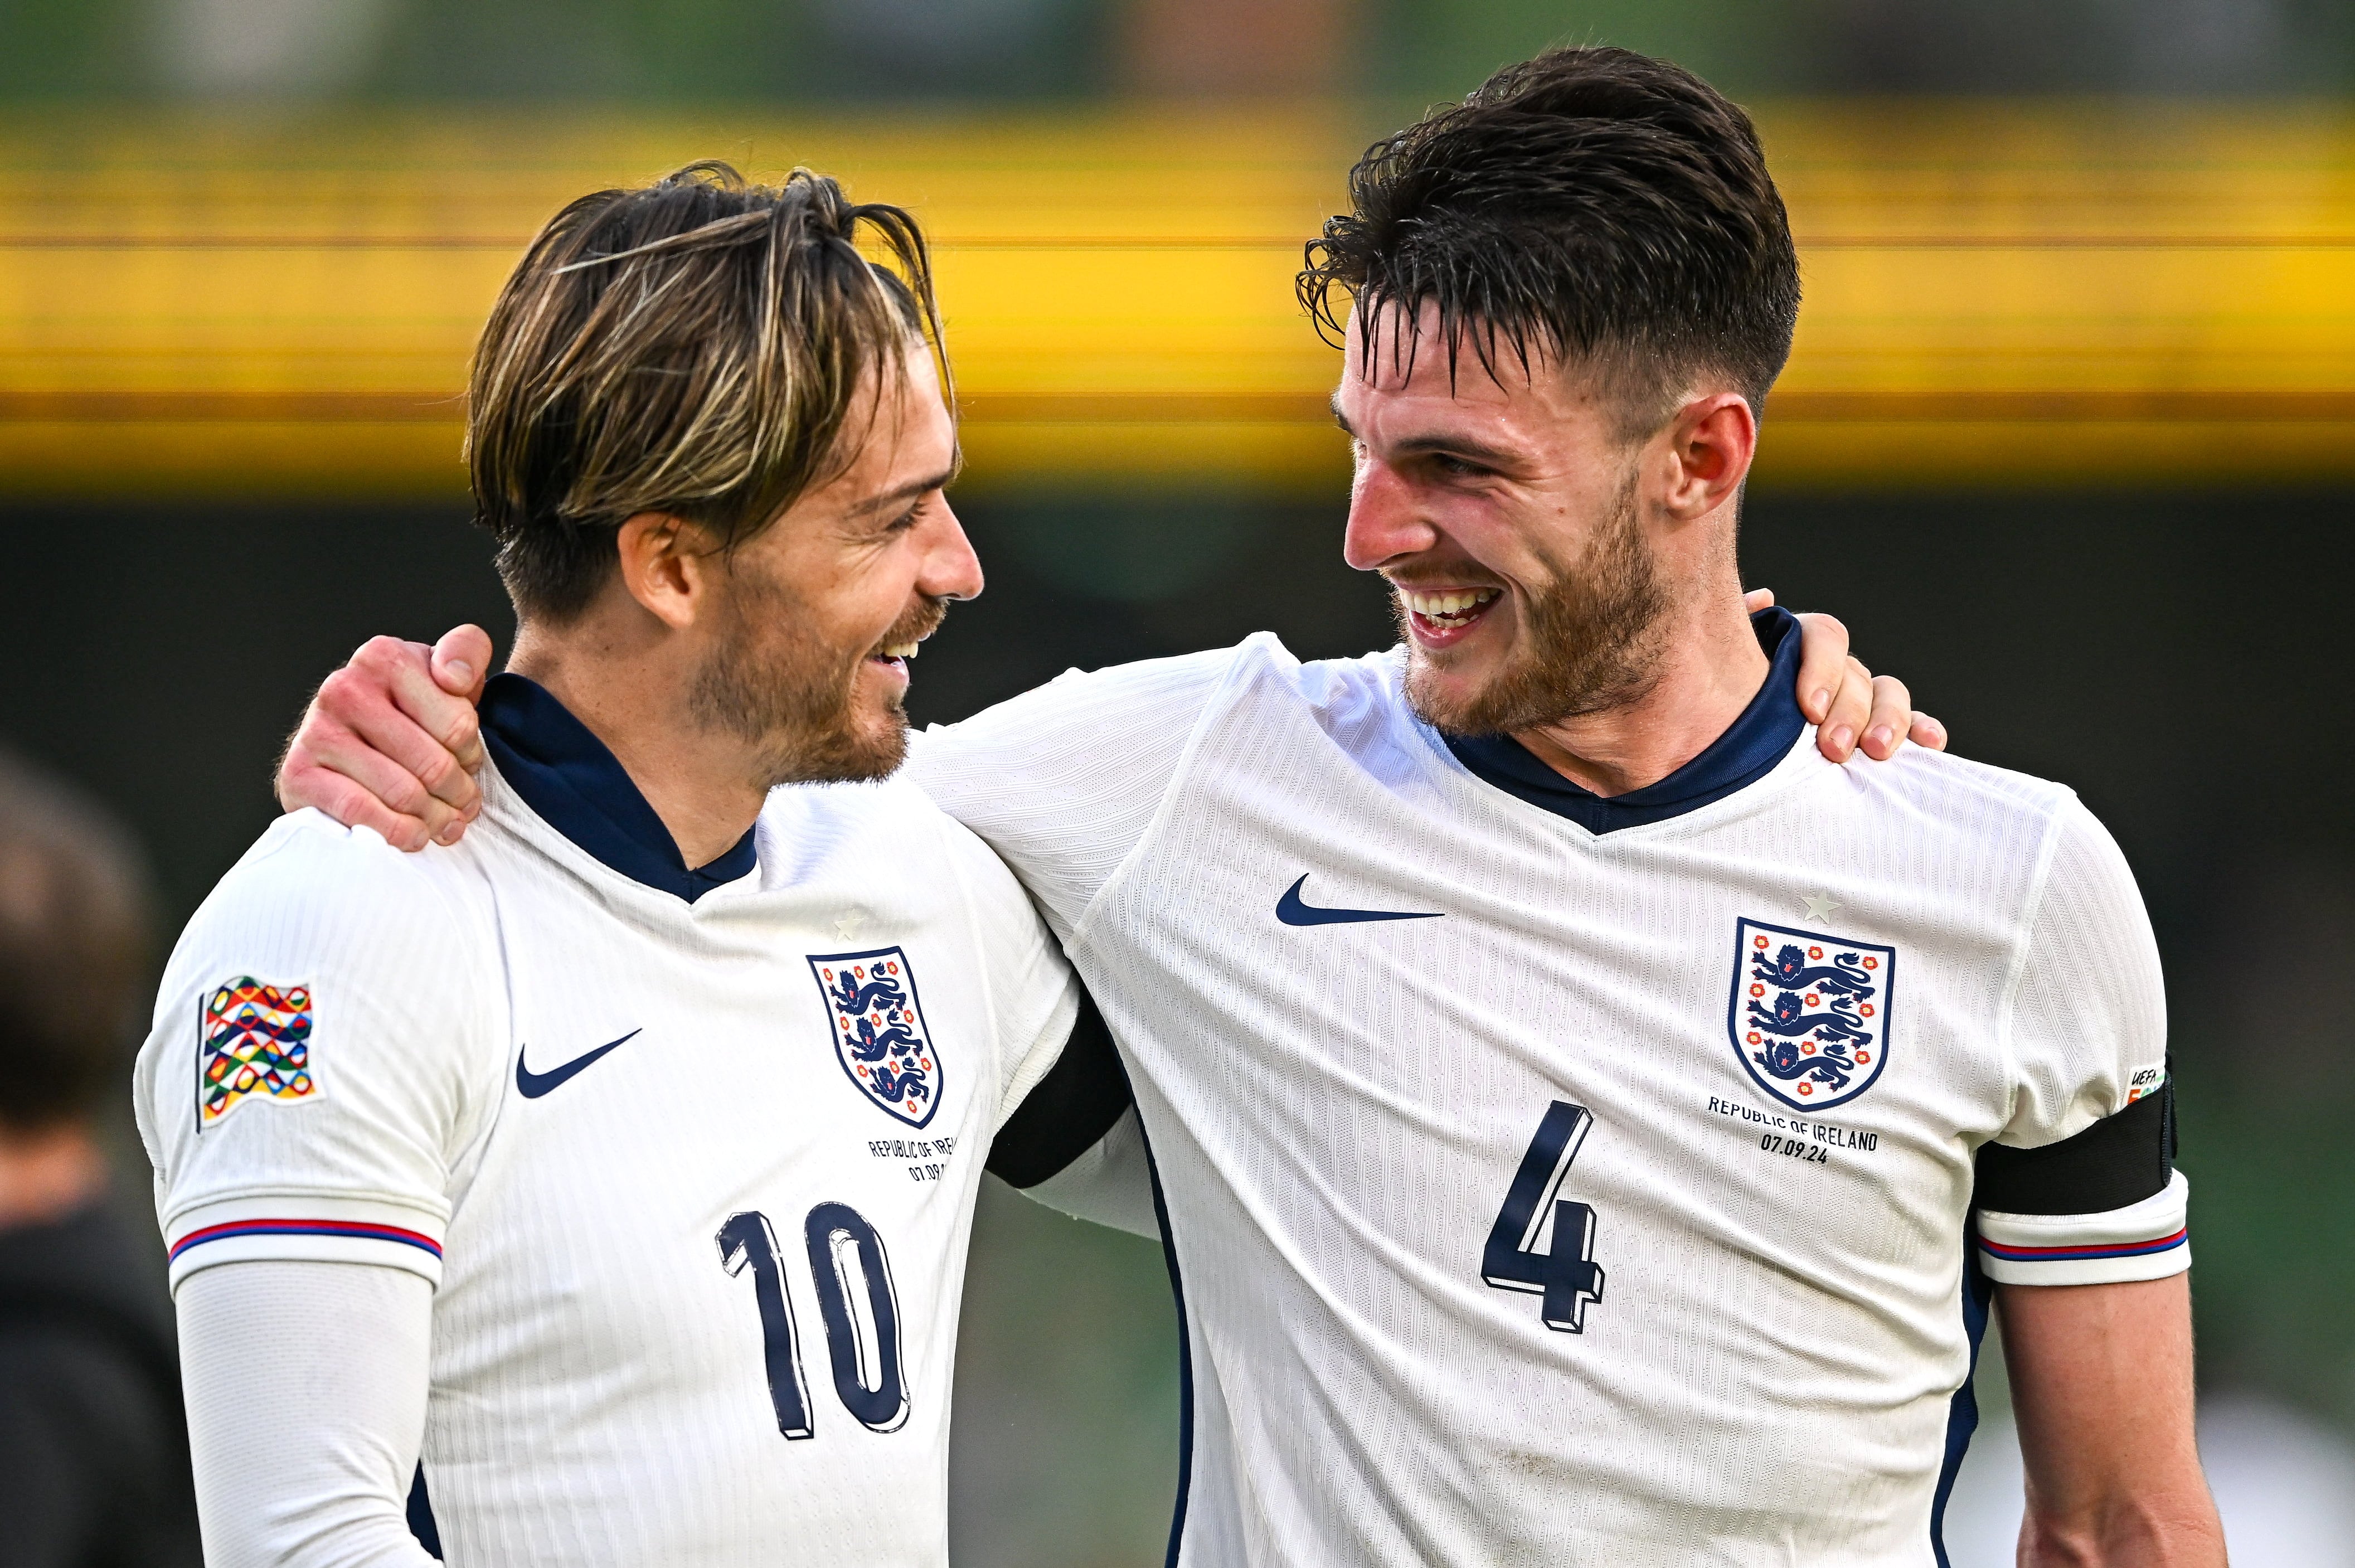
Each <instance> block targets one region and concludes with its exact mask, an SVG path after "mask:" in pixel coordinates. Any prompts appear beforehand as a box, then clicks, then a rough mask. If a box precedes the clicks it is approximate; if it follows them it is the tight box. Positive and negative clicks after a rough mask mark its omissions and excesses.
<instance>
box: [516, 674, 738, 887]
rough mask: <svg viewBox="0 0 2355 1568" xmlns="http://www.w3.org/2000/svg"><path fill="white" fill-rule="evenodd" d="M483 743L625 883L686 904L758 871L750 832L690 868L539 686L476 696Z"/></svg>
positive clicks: (556, 824) (539, 808) (559, 824)
mask: <svg viewBox="0 0 2355 1568" xmlns="http://www.w3.org/2000/svg"><path fill="white" fill-rule="evenodd" d="M483 745H484V747H485V749H486V750H488V751H489V752H490V753H491V760H492V761H493V762H495V763H497V764H498V765H499V776H500V777H501V778H504V779H505V780H506V781H507V783H508V784H511V785H513V786H514V788H515V792H516V794H517V795H521V796H523V803H524V804H525V805H527V806H529V807H531V808H532V810H534V811H536V812H538V814H539V816H540V820H542V821H543V822H546V823H547V824H548V825H549V827H553V828H555V829H556V830H557V831H558V832H559V833H561V834H563V835H564V836H565V837H567V838H570V839H571V840H572V842H574V843H575V844H578V845H579V846H580V847H581V848H583V849H586V850H587V851H588V852H589V853H590V854H591V855H594V856H596V857H597V859H600V860H602V861H603V862H604V863H605V864H606V865H608V866H611V867H612V868H613V869H615V870H617V871H619V872H621V873H622V875H623V876H625V877H627V878H629V879H630V880H632V881H636V882H644V883H645V885H646V886H648V887H650V888H658V889H660V890H661V891H664V892H666V893H671V894H675V895H676V896H677V897H679V898H682V899H685V900H686V901H687V902H689V903H693V902H694V901H696V900H698V899H699V898H701V897H702V896H703V895H704V894H706V893H708V892H709V891H711V890H712V889H714V888H716V887H719V886H720V885H721V884H722V883H726V882H732V881H734V880H737V879H738V878H739V877H741V876H743V875H744V874H745V873H746V872H748V871H750V870H751V869H753V868H754V867H755V866H757V865H758V864H760V860H759V858H758V856H757V855H756V854H755V853H754V850H753V848H752V840H753V837H754V836H755V835H756V834H757V833H758V832H759V831H760V829H759V827H757V826H755V827H751V828H747V829H746V830H745V833H744V837H741V838H739V839H738V840H736V845H735V848H731V849H730V850H729V851H728V852H727V853H726V854H724V855H722V856H720V857H719V859H717V860H714V861H712V862H711V863H710V864H709V865H707V866H698V867H695V868H692V869H690V868H689V867H688V866H687V860H686V858H685V857H683V856H681V855H680V854H679V852H678V845H677V842H676V841H675V840H673V839H672V837H671V836H670V829H669V828H667V827H664V826H663V819H662V818H661V817H660V816H656V815H655V808H654V807H653V806H651V805H648V804H646V797H645V795H642V794H640V793H639V791H638V786H637V785H636V784H634V783H633V782H631V779H630V775H629V774H628V773H625V772H623V768H622V764H621V763H620V761H619V760H618V759H616V758H615V757H614V755H613V752H610V751H608V750H606V748H605V742H604V741H600V740H599V739H597V737H596V736H595V735H593V734H591V733H590V731H589V726H587V725H586V724H583V723H581V720H578V719H575V718H574V717H573V716H572V713H571V710H570V709H567V708H566V707H565V706H564V704H562V703H561V702H559V701H557V700H556V699H555V698H553V697H551V696H549V693H548V689H547V688H545V687H543V686H541V685H540V684H539V683H538V682H537V681H533V680H527V679H526V678H525V677H522V676H519V675H511V674H510V675H495V676H493V677H491V678H490V680H489V681H488V682H487V683H486V684H485V686H484V688H483Z"/></svg>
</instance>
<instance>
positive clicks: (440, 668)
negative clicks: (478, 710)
mask: <svg viewBox="0 0 2355 1568" xmlns="http://www.w3.org/2000/svg"><path fill="white" fill-rule="evenodd" d="M490 672H491V635H490V634H489V633H488V632H485V630H483V629H482V628H481V627H480V626H477V625H474V624H467V625H464V626H453V627H451V628H450V630H448V631H446V632H444V633H442V640H441V641H440V642H438V643H436V644H434V645H433V678H434V680H435V681H437V682H439V683H440V685H441V687H442V690H444V691H446V692H448V693H449V694H450V695H451V696H453V697H463V698H464V699H466V700H467V701H469V702H480V701H481V700H482V699H483V682H484V681H485V679H487V678H488V677H489V676H490Z"/></svg>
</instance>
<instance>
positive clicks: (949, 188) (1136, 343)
mask: <svg viewBox="0 0 2355 1568" xmlns="http://www.w3.org/2000/svg"><path fill="white" fill-rule="evenodd" d="M1759 118H1760V123H1761V127H1762V130H1763V131H1764V134H1765V137H1766V141H1767V148H1768V153H1769V156H1770V158H1771V160H1772V161H1773V163H1774V168H1775V172H1776V174H1777V176H1778V177H1779V179H1780V180H1781V182H1782V185H1783V188H1784V190H1785V195H1786V197H1787V198H1788V200H1789V202H1790V206H1791V211H1792V219H1793V223H1794V227H1795V228H1796V230H1797V232H1798V234H1799V239H1800V248H1801V254H1802V260H1803V263H1804V265H1805V267H1806V285H1807V303H1806V309H1805V311H1804V312H1803V315H1802V317H1801V322H1800V328H1799V341H1798V347H1797V350H1796V354H1795V356H1794V357H1793V361H1792V365H1791V368H1790V370H1789V371H1788V373H1787V374H1786V375H1785V378H1784V380H1783V383H1782V385H1781V387H1780V388H1779V389H1777V391H1776V393H1775V396H1774V400H1773V402H1772V404H1771V405H1770V407H1769V411H1768V424H1767V435H1766V443H1765V449H1764V456H1763V458H1762V461H1761V464H1760V474H1761V480H1762V483H1766V484H1779V485H1838V486H1850V487H1854V486H1895V487H1908V486H1913V487H1919V486H1923V485H1940V486H1949V485H1996V484H2053V483H2058V484H2077V485H2149V484H2180V483H2201V482H2275V483H2287V484H2296V483H2319V482H2344V481H2346V480H2349V479H2355V113H2350V112H2348V111H2346V110H2343V109H2340V108H2338V107H2335V106H2307V107H2296V106H2288V107H2284V106H2271V107H2263V108H2243V109H2217V108H2188V107H2179V106H2169V105H2138V106H2115V105H2113V106H2066V105H2051V104H2042V105H2024V104H2019V103H1978V104H1961V105H1951V104H1950V105H1937V104H1921V103H1893V104H1863V103H1836V104H1832V103H1796V104H1784V105H1768V106H1766V107H1764V109H1763V110H1762V111H1761V112H1760V116H1759ZM1378 129H1380V121H1379V119H1374V118H1369V117H1368V116H1367V115H1366V114H1365V113H1364V112H1362V111H1349V110H1343V109H1340V108H1325V109H1318V110H1307V111H1301V112H1292V113H1285V114H1266V113H1260V114H1248V113H1241V112H1199V113H1190V114H1188V113H1179V112H1167V113H1152V112H1127V113H1121V114H1098V115H1092V116H1086V117H1080V116H1066V117H1060V118H1050V117H1039V116H1034V117H1028V118H1007V117H996V118H991V119H970V118H967V119H951V118H943V119H934V120H906V119H903V120H898V121H893V122H890V123H881V122H856V121H847V120H846V121H834V122H815V121H813V122H807V123H775V124H751V123H748V122H746V121H744V120H742V119H741V118H740V119H736V120H731V121H727V122H720V121H713V122H710V123H698V122H695V121H692V120H688V119H684V118H682V119H673V120H656V119H648V118H646V117H644V116H632V117H623V116H618V115H617V116H612V117H595V116H586V115H573V116H570V117H565V118H551V117H547V116H540V117H530V118H527V117H520V116H518V117H511V118H500V117H487V116H479V115H478V116H470V117H463V118H453V117H450V116H438V115H437V116H428V115H423V114H413V115H402V116H389V117H377V118H352V117H334V118H318V119H311V118H290V119H286V120H283V121H280V122H276V123H257V122H255V121H252V120H250V119H249V120H244V121H239V122H231V121H226V120H221V119H206V118H176V119H175V118H163V117H153V118H145V119H137V118H133V119H124V118H123V117H121V116H119V115H115V114H100V113H96V112H72V113H65V114H52V115H47V116H43V117H38V118H34V117H27V116H23V115H19V116H17V117H16V118H14V119H11V120H5V121H0V490H5V491H8V492H13V493H16V494H28V493H67V494H73V493H80V494H141V493H144V494H163V495H178V494H197V493H202V494H220V493H279V494H314V495H399V494H415V493H455V492H456V491H458V490H460V489H461V488H462V487H463V475H462V473H461V470H460V467H459V462H458V430H459V409H458V403H457V397H458V393H459V390H460V389H461V387H462V385H463V382H464V365H465V358H466V355H467V352H468V350H469V348H470V347H471V346H472V344H473V340H474V334H475V331H476V329H477V327H478V326H479V325H480V323H481V320H482V316H483V314H484V312H485V309H486V308H487V306H488V304H489V302H490V299H491V297H492V295H493V293H495V292H496V289H497V287H498V284H499V282H500V280H501V279H502V278H503V277H504V276H505V274H506V270H507V269H508V267H509V266H510V265H511V264H512V263H513V261H514V259H515V257H516V255H517V252H518V251H519V250H520V247H521V246H522V244H523V242H524V241H525V240H526V239H527V237H528V236H529V235H530V234H531V233H532V232H533V230H534V229H536V228H537V227H538V224H539V223H540V222H541V221H542V220H544V219H546V218H547V217H548V216H549V214H550V213H552V212H553V211H554V210H555V209H556V208H558V207H559V206H561V205H562V204H563V203H564V202H565V201H567V200H569V199H570V198H571V197H574V196H577V195H580V194H581V193H582V192H584V191H587V190H590V189H593V188H596V187H599V186H602V185H607V184H613V183H617V182H628V181H635V180H641V179H644V178H645V177H647V176H652V175H654V174H656V173H659V172H661V171H662V170H664V169H666V168H667V167H670V166H673V165H677V164H680V163H683V162H686V161H687V160H689V159H692V158H696V157H707V156H719V157H726V158H730V159H731V160H733V161H735V162H737V163H739V164H740V165H742V166H744V167H745V168H746V169H747V171H748V172H751V173H754V174H756V175H758V174H774V173H776V172H778V171H780V170H782V169H783V168H785V167H789V166H791V165H793V164H794V163H805V164H809V165H814V166H816V167H819V168H823V169H826V170H827V171H829V172H833V173H837V174H839V175H841V176H843V177H844V178H845V180H846V181H847V183H848V184H849V185H850V186H851V187H852V191H853V194H854V195H855V196H860V197H873V198H878V199H886V200H893V201H898V202H900V203H902V204H904V205H908V206H911V207H912V208H915V209H916V210H917V212H918V213H919V215H920V216H921V217H922V219H924V220H925V222H926V224H927V227H928V228H929V229H930V230H931V232H932V235H933V237H934V239H935V240H936V242H937V245H938V248H939V252H940V263H939V264H940V273H941V288H942V294H943V304H944V307H945V309H946V312H947V315H948V318H949V333H950V346H951V348H952V351H953V353H954V357H955V361H956V366H957V371H958V376H959V380H960V389H961V391H962V394H963V412H964V432H965V443H966V447H967V452H968V457H969V467H968V479H967V483H968V484H970V485H975V486H996V487H1012V486H1018V485H1090V486H1105V485H1111V486H1118V485H1123V484H1129V483H1135V484H1138V485H1151V486H1154V487H1167V486H1169V485H1194V484H1208V485H1252V486H1259V487H1271V486H1273V487H1298V488H1311V489H1325V488H1327V487H1329V486H1330V485H1333V484H1334V483H1335V482H1336V480H1337V478H1338V476H1339V475H1340V474H1341V473H1342V472H1343V468H1344V453H1343V452H1342V449H1341V446H1340V443H1339V440H1338V438H1337V435H1336V434H1335V432H1333V430H1332V426H1331V421H1330V419H1329V417H1328V415H1327V412H1326V408H1325V400H1326V396H1327V392H1328V390H1329V389H1330V386H1331V383H1332V380H1333V378H1334V376H1335V374H1336V372H1337V368H1338V356H1337V354H1335V353H1334V352H1333V351H1332V350H1330V349H1328V348H1327V347H1324V346H1323V345H1322V344H1321V343H1319V342H1318V341H1317V338H1316V335H1315V333H1314V332H1313V331H1312V330H1311V329H1310V327H1309V325H1308V324H1307V323H1306V321H1305V319H1303V318H1302V316H1301V315H1300V314H1299V311H1298V308H1297V307H1296V305H1295V304H1294V302H1293V296H1292V283H1291V280H1292V274H1293V272H1294V271H1295V269H1296V267H1297V266H1298V264H1299V258H1300V247H1301V244H1302V242H1303V240H1305V239H1306V238H1307V237H1309V236H1310V235H1312V234H1314V233H1315V232H1316V229H1317V227H1318V225H1319V224H1320V223H1321V221H1322V219H1323V218H1324V217H1325V215H1326V214H1327V213H1328V212H1331V211H1333V210H1335V209H1336V208H1337V207H1338V206H1339V205H1340V203H1341V201H1342V199H1343V191H1342V177H1343V173H1344V171H1345V170H1346V168H1347V166H1348V163H1349V161H1350V159H1351V157H1352V156H1353V155H1355V153H1356V152H1357V150H1358V149H1359V147H1360V146H1362V144H1363V143H1364V141H1365V140H1366V139H1367V136H1368V134H1369V132H1370V131H1372V130H1378Z"/></svg>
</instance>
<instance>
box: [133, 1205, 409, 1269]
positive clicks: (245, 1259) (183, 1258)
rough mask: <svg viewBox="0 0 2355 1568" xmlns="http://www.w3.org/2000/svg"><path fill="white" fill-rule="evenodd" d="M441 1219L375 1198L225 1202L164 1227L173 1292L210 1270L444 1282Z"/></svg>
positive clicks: (186, 1213)
mask: <svg viewBox="0 0 2355 1568" xmlns="http://www.w3.org/2000/svg"><path fill="white" fill-rule="evenodd" d="M443 1223H444V1221H443V1219H442V1216H441V1215H439V1214H436V1213H433V1212H432V1211H429V1210H425V1209H420V1208H413V1207H410V1205H407V1204H402V1203H393V1202H389V1201H387V1200H383V1199H374V1198H337V1197H327V1196H324V1195H319V1194H313V1193H290V1194H285V1195H282V1196H281V1195H272V1196H266V1197H259V1198H232V1199H224V1200H218V1201H215V1202H211V1203H204V1204H199V1205H197V1207H195V1208H192V1209H188V1210H186V1211H183V1212H181V1213H179V1214H176V1215H174V1216H173V1217H172V1218H171V1219H170V1220H169V1221H167V1222H166V1223H165V1227H164V1245H165V1250H166V1252H167V1253H169V1254H170V1256H171V1260H172V1264H171V1287H172V1289H173V1290H174V1291H177V1290H178V1289H179V1288H180V1282H181V1281H182V1280H185V1279H186V1278H187V1277H188V1276H189V1275H192V1274H195V1273H197V1271H198V1270H200V1269H206V1268H210V1267H212V1266H213V1265H214V1264H234V1263H253V1262H258V1261H268V1262H315V1263H348V1264H377V1265H378V1266H379V1267H385V1268H398V1269H406V1270H408V1271H409V1272H410V1274H414V1275H422V1276H423V1277H424V1279H425V1280H426V1282H427V1283H428V1284H431V1285H436V1286H438V1285H441V1283H442V1230H443Z"/></svg>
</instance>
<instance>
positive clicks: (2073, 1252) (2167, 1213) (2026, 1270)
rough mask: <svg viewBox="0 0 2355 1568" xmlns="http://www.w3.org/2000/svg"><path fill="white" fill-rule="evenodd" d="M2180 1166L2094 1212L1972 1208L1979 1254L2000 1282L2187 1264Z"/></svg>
mask: <svg viewBox="0 0 2355 1568" xmlns="http://www.w3.org/2000/svg"><path fill="white" fill-rule="evenodd" d="M2190 1196H2191V1184H2190V1182H2188V1181H2186V1180H2185V1179H2184V1177H2183V1173H2182V1172H2181V1171H2176V1172H2174V1173H2173V1174H2172V1175H2170V1176H2169V1178H2168V1182H2167V1186H2166V1187H2165V1188H2164V1189H2161V1190H2160V1191H2158V1192H2155V1193H2153V1194H2152V1195H2151V1196H2149V1197H2148V1198H2146V1199H2144V1200H2142V1201H2141V1202H2139V1203H2130V1204H2128V1205H2127V1206H2126V1207H2125V1208H2123V1209H2112V1210H2109V1211H2106V1212H2105V1213H2100V1214H2005V1213H2001V1212H1998V1211H1994V1210H1987V1209H1982V1210H1980V1211H1979V1213H1978V1242H1979V1262H1980V1264H1981V1266H1983V1267H1984V1268H1985V1269H1986V1270H1987V1277H1988V1278H1989V1279H1992V1280H1995V1281H1997V1282H1998V1283H1999V1284H2003V1285H2114V1284H2117V1283H2120V1282H2123V1281H2127V1280H2137V1279H2164V1278H2166V1277H2167V1276H2168V1275H2172V1274H2181V1273H2182V1272H2183V1271H2184V1270H2185V1269H2188V1268H2190V1266H2191V1242H2190V1231H2189V1230H2188V1229H2187V1228H2186V1224H2185V1217H2186V1214H2187V1213H2188V1211H2189V1209H2190Z"/></svg>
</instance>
